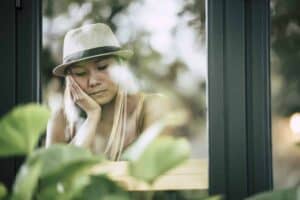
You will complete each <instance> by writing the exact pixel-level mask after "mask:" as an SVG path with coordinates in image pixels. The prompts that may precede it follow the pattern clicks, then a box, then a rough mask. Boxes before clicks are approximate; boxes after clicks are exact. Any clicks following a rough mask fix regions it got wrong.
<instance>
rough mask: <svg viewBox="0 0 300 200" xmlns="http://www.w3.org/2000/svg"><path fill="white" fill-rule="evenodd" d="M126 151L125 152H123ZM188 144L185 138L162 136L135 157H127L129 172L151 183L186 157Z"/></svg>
mask: <svg viewBox="0 0 300 200" xmlns="http://www.w3.org/2000/svg"><path fill="white" fill-rule="evenodd" d="M125 153H126V152H125ZM189 155H190V145H189V143H188V142H187V140H186V139H183V138H180V139H175V138H172V137H168V136H162V137H159V138H157V139H156V140H154V141H153V142H152V143H151V144H150V145H148V146H147V148H146V149H145V151H144V152H143V153H142V154H141V155H140V156H139V157H138V158H136V157H135V156H134V157H133V159H130V155H128V154H127V158H129V161H130V162H129V173H130V174H131V175H132V176H133V177H135V178H137V179H140V180H143V181H146V182H148V183H150V184H151V183H153V182H154V181H155V179H156V178H158V177H159V176H161V175H163V174H164V173H165V172H167V171H168V170H170V169H172V168H174V167H176V166H177V165H178V164H180V163H182V162H183V161H185V160H186V159H188V157H189Z"/></svg>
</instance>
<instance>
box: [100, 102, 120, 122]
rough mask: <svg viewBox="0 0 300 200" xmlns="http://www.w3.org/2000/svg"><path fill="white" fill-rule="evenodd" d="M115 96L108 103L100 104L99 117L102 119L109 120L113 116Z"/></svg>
mask: <svg viewBox="0 0 300 200" xmlns="http://www.w3.org/2000/svg"><path fill="white" fill-rule="evenodd" d="M116 97H117V96H115V97H114V98H113V99H112V100H111V101H110V102H109V103H107V104H105V105H102V106H101V107H102V113H101V118H102V121H103V120H105V121H107V120H109V121H110V120H111V119H112V118H113V116H114V111H115V103H116Z"/></svg>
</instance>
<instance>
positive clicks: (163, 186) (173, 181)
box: [92, 159, 208, 191]
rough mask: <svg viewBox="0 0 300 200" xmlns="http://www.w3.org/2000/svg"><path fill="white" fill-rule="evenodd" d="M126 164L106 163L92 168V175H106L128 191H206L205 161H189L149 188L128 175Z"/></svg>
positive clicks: (122, 162) (206, 171)
mask: <svg viewBox="0 0 300 200" xmlns="http://www.w3.org/2000/svg"><path fill="white" fill-rule="evenodd" d="M127 167H128V163H127V162H126V161H120V162H106V163H104V164H101V165H99V166H96V167H95V168H93V170H92V173H94V174H101V173H107V174H108V175H109V177H111V178H112V179H113V180H115V181H117V182H118V183H120V184H121V185H123V186H124V187H125V188H126V189H127V190H129V191H147V190H207V189H208V161H207V159H191V160H188V161H186V162H185V163H183V164H181V165H179V166H178V167H176V168H174V169H172V170H170V171H169V172H168V173H166V174H165V175H163V176H161V177H159V178H158V180H156V181H155V183H154V184H153V185H151V186H149V185H147V184H146V183H144V182H141V181H138V180H136V179H134V178H133V177H131V176H129V175H128V171H127Z"/></svg>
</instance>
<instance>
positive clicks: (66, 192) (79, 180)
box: [37, 174, 89, 200]
mask: <svg viewBox="0 0 300 200" xmlns="http://www.w3.org/2000/svg"><path fill="white" fill-rule="evenodd" d="M88 183H89V176H87V175H85V174H82V175H81V176H75V177H73V178H72V179H63V180H61V181H59V182H57V183H56V184H52V185H48V186H47V187H41V189H40V191H39V193H38V194H37V199H38V200H53V199H55V200H71V199H72V200H73V199H74V197H75V196H76V195H78V193H80V192H81V191H82V190H83V188H84V187H86V185H87V184H88Z"/></svg>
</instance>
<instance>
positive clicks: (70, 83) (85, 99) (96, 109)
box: [66, 75, 101, 116]
mask: <svg viewBox="0 0 300 200" xmlns="http://www.w3.org/2000/svg"><path fill="white" fill-rule="evenodd" d="M66 79H67V87H69V89H70V94H71V98H72V99H73V101H74V102H75V103H76V104H77V105H78V106H79V107H80V108H81V109H82V110H84V111H85V112H86V113H87V115H88V116H89V115H95V114H96V115H98V114H100V113H101V106H100V105H99V104H98V103H97V102H96V101H95V100H94V99H92V98H91V97H90V96H89V95H87V94H86V93H85V92H84V91H83V90H82V89H81V88H80V87H79V85H78V84H77V83H76V81H75V80H74V79H73V78H72V77H71V76H70V75H68V76H67V77H66Z"/></svg>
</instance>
